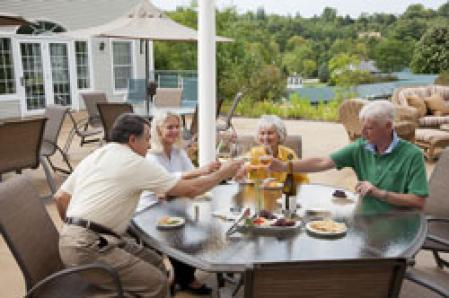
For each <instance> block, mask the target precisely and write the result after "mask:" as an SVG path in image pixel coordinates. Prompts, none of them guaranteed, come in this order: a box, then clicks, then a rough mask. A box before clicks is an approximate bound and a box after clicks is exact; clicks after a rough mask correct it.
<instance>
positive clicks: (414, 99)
mask: <svg viewBox="0 0 449 298" xmlns="http://www.w3.org/2000/svg"><path fill="white" fill-rule="evenodd" d="M407 102H408V105H409V106H412V107H414V108H415V109H417V110H418V114H419V117H424V116H425V115H427V106H426V103H425V102H424V100H423V98H422V97H419V96H417V95H409V96H407Z"/></svg>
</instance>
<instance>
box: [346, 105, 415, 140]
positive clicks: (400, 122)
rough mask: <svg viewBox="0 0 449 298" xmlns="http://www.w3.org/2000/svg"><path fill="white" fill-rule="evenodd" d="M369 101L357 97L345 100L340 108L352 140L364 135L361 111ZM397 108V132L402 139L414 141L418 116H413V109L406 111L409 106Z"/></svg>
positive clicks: (395, 124) (395, 123) (395, 126)
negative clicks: (360, 117) (410, 111)
mask: <svg viewBox="0 0 449 298" xmlns="http://www.w3.org/2000/svg"><path fill="white" fill-rule="evenodd" d="M368 102H369V101H368V100H362V99H357V98H355V99H350V100H345V101H344V102H343V103H342V104H341V105H340V107H339V108H338V113H339V120H340V122H341V123H342V124H343V126H344V127H345V130H346V133H347V134H348V137H349V140H350V141H351V142H353V141H355V140H356V139H358V138H360V137H361V136H362V123H361V122H360V120H359V113H360V110H361V109H362V108H363V106H364V105H365V104H367V103H368ZM395 108H396V120H395V122H394V128H395V130H396V133H397V134H398V136H399V137H401V138H402V139H404V140H407V141H410V142H414V140H415V129H416V126H417V122H416V119H417V118H414V117H413V116H414V114H413V111H412V113H411V114H410V113H407V112H405V111H404V110H405V109H407V107H405V108H403V107H399V106H396V107H395Z"/></svg>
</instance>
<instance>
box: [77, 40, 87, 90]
mask: <svg viewBox="0 0 449 298" xmlns="http://www.w3.org/2000/svg"><path fill="white" fill-rule="evenodd" d="M75 56H76V76H77V78H78V80H77V85H78V89H87V88H89V87H90V79H89V57H88V54H87V41H75Z"/></svg>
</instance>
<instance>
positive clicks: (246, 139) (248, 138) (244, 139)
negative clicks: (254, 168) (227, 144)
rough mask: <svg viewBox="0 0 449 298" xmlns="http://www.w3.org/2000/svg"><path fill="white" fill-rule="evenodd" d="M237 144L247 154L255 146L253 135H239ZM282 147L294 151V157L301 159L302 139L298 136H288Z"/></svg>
mask: <svg viewBox="0 0 449 298" xmlns="http://www.w3.org/2000/svg"><path fill="white" fill-rule="evenodd" d="M237 143H238V144H240V145H241V146H242V149H243V152H247V151H249V150H250V149H251V148H252V147H254V146H257V142H256V140H255V139H254V136H253V135H239V136H238V137H237ZM283 145H285V146H287V147H288V148H290V149H292V150H293V151H295V153H296V155H297V156H298V157H299V158H302V137H301V136H300V135H294V134H293V135H288V136H287V138H286V139H285V142H284V144H283Z"/></svg>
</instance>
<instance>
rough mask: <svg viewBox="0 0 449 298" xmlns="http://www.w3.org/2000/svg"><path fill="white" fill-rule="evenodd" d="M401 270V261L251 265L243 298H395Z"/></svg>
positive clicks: (396, 259) (362, 260) (402, 260)
mask: <svg viewBox="0 0 449 298" xmlns="http://www.w3.org/2000/svg"><path fill="white" fill-rule="evenodd" d="M405 266H406V260H405V259H403V258H392V259H359V260H323V261H308V262H294V263H266V264H254V265H252V266H251V267H250V268H248V269H247V270H246V272H245V283H244V284H245V288H244V297H245V298H250V297H251V298H252V297H258V298H264V297H267V298H268V297H279V298H282V297H299V296H300V297H306V298H307V297H313V298H315V297H359V298H369V297H373V298H378V297H398V295H399V291H400V289H401V284H402V280H403V277H404V272H405Z"/></svg>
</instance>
